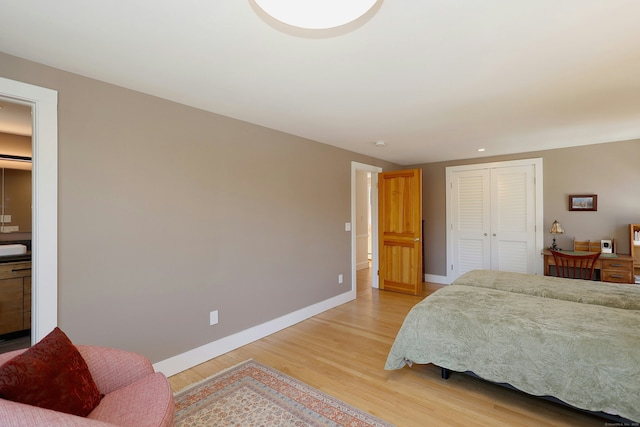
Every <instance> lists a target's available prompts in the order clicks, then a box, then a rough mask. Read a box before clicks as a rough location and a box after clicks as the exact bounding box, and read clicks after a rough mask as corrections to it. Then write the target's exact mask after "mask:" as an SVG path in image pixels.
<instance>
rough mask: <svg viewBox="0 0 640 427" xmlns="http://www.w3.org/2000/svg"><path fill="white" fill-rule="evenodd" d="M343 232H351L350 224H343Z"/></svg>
mask: <svg viewBox="0 0 640 427" xmlns="http://www.w3.org/2000/svg"><path fill="white" fill-rule="evenodd" d="M344 231H351V223H350V222H345V223H344Z"/></svg>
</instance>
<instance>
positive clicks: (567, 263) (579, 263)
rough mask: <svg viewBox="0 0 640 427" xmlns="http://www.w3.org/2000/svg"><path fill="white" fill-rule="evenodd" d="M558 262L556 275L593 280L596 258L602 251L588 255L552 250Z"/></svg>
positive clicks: (554, 258) (554, 259)
mask: <svg viewBox="0 0 640 427" xmlns="http://www.w3.org/2000/svg"><path fill="white" fill-rule="evenodd" d="M551 253H552V254H553V261H554V262H555V264H556V276H558V277H565V278H569V279H583V280H591V278H592V277H593V270H594V268H595V263H596V260H597V259H598V258H599V257H600V252H593V253H589V254H587V255H571V254H567V253H564V252H558V251H551Z"/></svg>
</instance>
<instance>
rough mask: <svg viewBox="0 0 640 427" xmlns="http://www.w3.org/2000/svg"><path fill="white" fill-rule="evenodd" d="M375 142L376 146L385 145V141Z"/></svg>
mask: <svg viewBox="0 0 640 427" xmlns="http://www.w3.org/2000/svg"><path fill="white" fill-rule="evenodd" d="M375 144H376V147H384V146H385V145H387V143H386V142H384V141H376V142H375Z"/></svg>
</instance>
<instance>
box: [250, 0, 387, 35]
mask: <svg viewBox="0 0 640 427" xmlns="http://www.w3.org/2000/svg"><path fill="white" fill-rule="evenodd" d="M377 1H378V0H349V1H344V0H255V2H256V4H257V5H258V6H259V7H260V8H261V9H262V10H264V11H265V12H266V13H267V14H268V15H270V16H271V17H273V18H275V19H277V20H278V21H280V22H284V23H285V24H288V25H292V26H294V27H299V28H306V29H311V30H323V29H327V28H334V27H339V26H341V25H344V24H348V23H349V22H352V21H355V20H356V19H358V18H360V17H361V16H362V15H364V14H365V13H367V12H368V11H369V10H370V9H371V8H372V7H373V5H374V4H376V2H377Z"/></svg>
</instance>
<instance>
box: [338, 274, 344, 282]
mask: <svg viewBox="0 0 640 427" xmlns="http://www.w3.org/2000/svg"><path fill="white" fill-rule="evenodd" d="M342 282H344V277H342V274H338V285H342Z"/></svg>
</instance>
